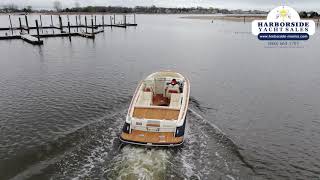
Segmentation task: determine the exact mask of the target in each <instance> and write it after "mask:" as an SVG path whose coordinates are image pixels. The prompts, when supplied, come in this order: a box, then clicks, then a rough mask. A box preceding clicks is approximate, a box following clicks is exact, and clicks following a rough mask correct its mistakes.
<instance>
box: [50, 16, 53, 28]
mask: <svg viewBox="0 0 320 180" xmlns="http://www.w3.org/2000/svg"><path fill="white" fill-rule="evenodd" d="M50 18H51V27H53V19H52V15H51V16H50Z"/></svg>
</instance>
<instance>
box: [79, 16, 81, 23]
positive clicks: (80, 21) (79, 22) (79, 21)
mask: <svg viewBox="0 0 320 180" xmlns="http://www.w3.org/2000/svg"><path fill="white" fill-rule="evenodd" d="M79 25H81V15H79Z"/></svg>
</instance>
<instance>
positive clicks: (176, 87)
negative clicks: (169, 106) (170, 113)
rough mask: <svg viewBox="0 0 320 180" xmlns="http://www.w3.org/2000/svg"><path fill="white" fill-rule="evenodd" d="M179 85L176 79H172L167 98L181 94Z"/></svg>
mask: <svg viewBox="0 0 320 180" xmlns="http://www.w3.org/2000/svg"><path fill="white" fill-rule="evenodd" d="M179 87H180V86H179V83H178V81H177V80H176V79H172V80H171V82H170V83H169V84H168V85H167V87H166V91H165V92H166V94H165V96H166V97H168V98H170V97H171V94H172V93H180V88H179Z"/></svg>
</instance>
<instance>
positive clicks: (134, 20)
mask: <svg viewBox="0 0 320 180" xmlns="http://www.w3.org/2000/svg"><path fill="white" fill-rule="evenodd" d="M133 22H134V24H137V23H136V14H133Z"/></svg>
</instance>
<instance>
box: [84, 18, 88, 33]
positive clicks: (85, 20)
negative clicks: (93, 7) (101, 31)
mask: <svg viewBox="0 0 320 180" xmlns="http://www.w3.org/2000/svg"><path fill="white" fill-rule="evenodd" d="M84 23H85V26H86V33H88V28H87V27H88V26H87V16H85V17H84Z"/></svg>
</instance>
